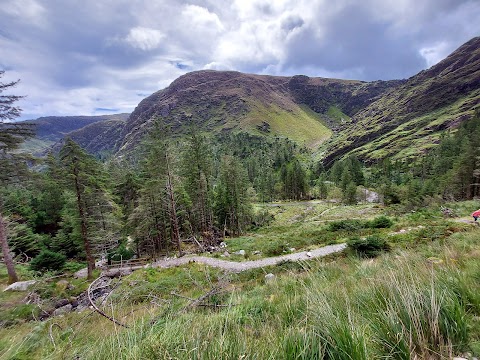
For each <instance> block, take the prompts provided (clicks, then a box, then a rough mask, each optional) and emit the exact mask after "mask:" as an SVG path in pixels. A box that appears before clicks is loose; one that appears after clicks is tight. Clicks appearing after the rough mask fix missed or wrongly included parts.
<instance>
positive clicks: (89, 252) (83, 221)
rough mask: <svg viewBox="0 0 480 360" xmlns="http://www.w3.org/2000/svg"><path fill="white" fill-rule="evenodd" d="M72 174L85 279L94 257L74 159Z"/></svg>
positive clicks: (93, 264) (88, 275) (90, 272)
mask: <svg viewBox="0 0 480 360" xmlns="http://www.w3.org/2000/svg"><path fill="white" fill-rule="evenodd" d="M73 175H74V179H75V192H76V194H77V206H78V214H79V216H80V229H81V234H82V240H83V245H84V246H85V255H86V257H87V279H90V280H91V279H93V270H95V259H94V257H93V256H92V249H91V246H90V241H89V240H88V232H87V219H86V217H85V210H84V208H83V203H82V192H81V191H80V183H79V181H78V167H77V164H76V161H75V159H74V165H73Z"/></svg>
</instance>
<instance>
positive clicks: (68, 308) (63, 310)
mask: <svg viewBox="0 0 480 360" xmlns="http://www.w3.org/2000/svg"><path fill="white" fill-rule="evenodd" d="M70 311H72V305H71V304H67V305H65V306H62V307H60V308H58V309H55V311H54V312H53V314H52V315H53V316H58V315H63V314H66V313H68V312H70Z"/></svg>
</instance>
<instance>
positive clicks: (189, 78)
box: [120, 70, 402, 152]
mask: <svg viewBox="0 0 480 360" xmlns="http://www.w3.org/2000/svg"><path fill="white" fill-rule="evenodd" d="M401 84H402V81H377V82H373V83H368V82H362V81H351V80H338V79H325V78H309V77H307V76H294V77H280V76H267V75H254V74H243V73H240V72H234V71H212V70H204V71H196V72H191V73H188V74H186V75H183V76H181V77H179V78H178V79H177V80H175V81H174V82H173V83H172V84H171V85H170V86H169V87H167V88H166V89H163V90H160V91H158V92H156V93H154V94H153V95H151V96H149V97H147V98H146V99H144V100H142V101H141V102H140V104H139V105H138V106H137V108H136V109H135V110H134V111H133V113H132V114H131V115H130V118H129V119H128V122H127V124H126V126H125V128H124V130H123V134H122V137H123V142H122V144H121V147H120V151H121V152H124V151H127V152H128V151H129V150H131V149H132V148H133V147H135V145H136V144H138V142H139V141H140V140H141V139H142V138H143V136H144V135H145V133H146V132H147V131H148V128H149V126H150V125H151V123H152V120H153V119H154V118H160V119H162V121H163V122H164V123H165V124H166V125H168V126H170V127H171V128H172V131H173V133H175V134H182V133H185V132H186V131H188V129H190V128H191V127H192V126H193V127H194V128H195V129H197V130H200V131H205V132H210V133H218V132H224V131H246V132H249V133H253V134H257V135H265V136H271V135H276V136H284V137H288V138H290V139H292V140H294V141H296V142H297V143H299V144H301V145H305V146H308V147H310V148H316V147H318V146H319V145H320V144H322V143H323V142H324V141H325V140H327V139H328V138H329V137H330V136H331V135H332V130H334V129H335V128H336V127H337V126H338V124H340V123H342V122H343V121H346V119H349V117H350V116H353V115H354V114H356V113H357V112H358V111H359V110H360V109H362V108H364V107H365V106H367V105H368V104H370V103H371V102H372V101H375V100H376V99H378V98H379V97H381V95H382V94H384V93H385V92H387V91H389V90H390V89H393V88H395V87H397V86H399V85H401Z"/></svg>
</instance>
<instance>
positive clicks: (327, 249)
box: [152, 244, 347, 272]
mask: <svg viewBox="0 0 480 360" xmlns="http://www.w3.org/2000/svg"><path fill="white" fill-rule="evenodd" d="M346 247H347V245H346V244H336V245H328V246H324V247H321V248H318V249H314V250H310V251H302V252H298V253H293V254H288V255H282V256H276V257H270V258H264V259H259V260H250V261H243V262H237V261H228V260H221V259H217V258H211V257H206V256H198V255H193V256H184V257H181V258H177V259H169V260H160V261H157V262H155V263H153V264H152V267H159V268H169V267H173V266H179V265H183V264H187V263H189V262H197V263H200V264H205V265H209V266H213V267H217V268H221V269H224V270H227V271H232V272H241V271H245V270H250V269H256V268H261V267H264V266H272V265H276V264H279V263H281V262H283V261H288V260H290V261H299V260H309V259H313V258H318V257H323V256H327V255H330V254H333V253H337V252H341V251H343V250H344V249H345V248H346Z"/></svg>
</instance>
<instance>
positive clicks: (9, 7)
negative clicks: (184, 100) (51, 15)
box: [0, 0, 46, 27]
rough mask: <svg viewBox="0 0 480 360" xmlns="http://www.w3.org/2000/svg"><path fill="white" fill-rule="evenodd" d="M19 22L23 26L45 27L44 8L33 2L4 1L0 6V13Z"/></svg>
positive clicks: (26, 0) (27, 0)
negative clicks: (23, 24)
mask: <svg viewBox="0 0 480 360" xmlns="http://www.w3.org/2000/svg"><path fill="white" fill-rule="evenodd" d="M2 11H3V12H4V13H6V14H8V15H10V16H13V17H15V18H16V19H17V20H21V21H22V22H23V23H25V24H33V25H37V26H42V27H43V26H45V25H46V22H45V12H46V10H45V8H44V7H43V6H42V5H40V4H39V3H38V2H37V1H35V0H14V1H8V0H7V1H6V2H5V3H3V4H2V5H1V6H0V12H2Z"/></svg>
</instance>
